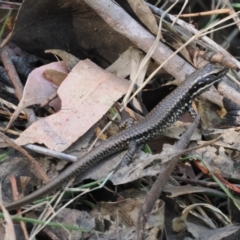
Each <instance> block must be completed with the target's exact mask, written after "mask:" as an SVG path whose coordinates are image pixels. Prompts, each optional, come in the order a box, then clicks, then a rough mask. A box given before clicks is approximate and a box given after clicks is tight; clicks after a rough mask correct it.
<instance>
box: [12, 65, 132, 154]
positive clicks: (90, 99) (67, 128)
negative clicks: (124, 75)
mask: <svg viewBox="0 0 240 240" xmlns="http://www.w3.org/2000/svg"><path fill="white" fill-rule="evenodd" d="M128 87H129V82H128V81H126V80H123V79H119V78H118V77H116V76H115V75H113V74H110V73H108V72H107V71H105V70H103V69H102V68H100V67H98V66H97V65H96V64H94V63H93V62H91V61H90V60H84V61H80V62H79V63H78V64H77V65H76V67H74V68H73V70H72V71H71V72H70V74H69V75H68V77H67V78H66V79H65V80H64V82H63V83H62V84H61V86H60V87H59V89H58V96H59V97H60V98H61V102H62V108H61V110H60V111H59V112H57V113H56V114H53V115H51V116H48V117H46V118H42V119H39V120H38V121H37V122H35V123H33V124H32V125H31V126H30V127H29V128H28V129H26V130H25V131H24V132H22V133H21V135H20V137H19V138H18V139H17V140H16V142H17V143H18V144H20V145H25V144H29V143H34V142H37V143H41V144H45V145H46V146H47V147H48V148H50V149H54V150H56V151H64V150H65V149H67V148H68V147H69V146H70V145H71V144H72V143H73V142H75V141H76V140H77V139H78V138H79V137H80V136H82V135H83V134H84V133H85V132H86V131H88V130H89V129H90V128H91V127H92V126H93V124H95V123H96V122H97V121H98V120H99V119H101V118H102V116H103V115H104V114H105V113H106V112H107V111H108V109H109V108H110V107H111V106H112V105H113V103H114V102H115V101H117V100H118V99H119V98H120V97H122V95H123V94H125V93H126V91H127V89H128Z"/></svg>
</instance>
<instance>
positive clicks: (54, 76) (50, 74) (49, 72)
mask: <svg viewBox="0 0 240 240" xmlns="http://www.w3.org/2000/svg"><path fill="white" fill-rule="evenodd" d="M43 77H44V78H45V79H46V80H48V81H49V82H52V83H54V84H55V85H57V86H60V85H61V83H62V82H63V81H64V79H65V78H66V77H67V73H63V72H59V71H56V70H53V69H46V70H45V71H44V72H43Z"/></svg>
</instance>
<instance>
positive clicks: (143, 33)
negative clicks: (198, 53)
mask: <svg viewBox="0 0 240 240" xmlns="http://www.w3.org/2000/svg"><path fill="white" fill-rule="evenodd" d="M84 1H85V2H86V4H88V5H89V6H90V7H91V8H93V9H94V10H95V11H96V12H97V13H98V14H99V15H100V17H102V18H103V20H104V21H105V22H106V23H107V24H108V25H109V26H111V27H112V28H113V29H114V30H115V31H117V32H119V33H120V34H122V35H124V36H125V37H127V38H128V39H129V40H130V41H132V42H133V44H135V45H136V46H138V47H139V48H140V49H142V50H143V51H145V52H148V50H149V49H150V48H151V46H152V45H153V43H154V41H155V37H154V36H153V35H152V34H151V33H150V32H148V31H147V30H146V29H145V28H143V27H142V26H141V25H140V24H139V23H138V22H136V21H135V20H134V19H133V18H132V17H131V16H130V15H129V14H128V13H126V12H125V11H124V10H123V9H122V8H121V7H119V6H117V5H116V4H115V3H113V2H112V1H111V0H102V1H96V0H84ZM196 32H197V30H196ZM204 38H205V37H203V39H204ZM172 54H173V51H172V50H171V49H170V48H169V47H167V46H166V45H164V44H163V43H161V42H159V43H158V47H157V48H156V49H155V52H154V53H153V55H152V58H153V59H154V60H155V61H156V62H157V63H159V64H161V63H163V62H164V61H165V60H166V59H167V58H169V56H171V55H172ZM228 55H229V54H228ZM164 69H165V70H166V71H167V72H169V73H171V74H172V75H173V76H174V77H175V78H176V79H177V80H179V81H180V82H182V81H184V80H185V78H186V75H189V74H190V73H192V72H194V71H195V69H194V68H193V67H192V66H191V65H190V64H188V63H187V62H186V61H184V60H183V59H182V58H181V57H179V56H177V55H175V56H174V57H173V58H171V59H170V60H169V61H168V62H167V63H166V64H165V65H164ZM220 84H221V83H220ZM202 96H203V97H205V98H207V99H208V100H210V101H212V102H213V103H215V104H217V105H218V106H220V107H223V104H222V97H221V96H220V95H219V94H216V92H214V91H208V92H204V93H202ZM213 96H214V97H213ZM237 102H238V103H239V105H240V95H239V96H238V98H237Z"/></svg>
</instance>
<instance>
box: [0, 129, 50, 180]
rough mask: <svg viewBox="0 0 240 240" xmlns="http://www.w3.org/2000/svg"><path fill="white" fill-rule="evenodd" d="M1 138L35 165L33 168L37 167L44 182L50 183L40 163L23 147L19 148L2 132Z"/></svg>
mask: <svg viewBox="0 0 240 240" xmlns="http://www.w3.org/2000/svg"><path fill="white" fill-rule="evenodd" d="M0 138H1V139H3V141H4V142H5V143H7V144H8V145H9V146H11V147H12V148H14V149H16V150H17V151H19V152H20V153H22V154H23V155H24V156H26V157H27V159H28V160H29V161H30V162H31V163H32V164H33V166H34V167H35V169H36V170H37V171H38V173H39V175H40V177H41V178H42V180H43V181H44V182H49V178H48V176H47V175H46V173H45V172H44V171H43V170H42V168H41V167H40V165H39V164H38V162H37V161H36V160H35V159H34V158H33V157H32V156H31V155H29V154H28V152H27V151H26V150H24V149H23V148H22V147H20V146H18V145H17V144H16V143H15V142H14V141H12V140H11V139H10V138H9V137H8V136H6V135H5V134H3V133H1V132H0Z"/></svg>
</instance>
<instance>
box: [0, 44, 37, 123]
mask: <svg viewBox="0 0 240 240" xmlns="http://www.w3.org/2000/svg"><path fill="white" fill-rule="evenodd" d="M1 59H2V62H3V65H4V67H5V69H6V70H7V73H8V76H9V78H10V79H11V82H12V84H13V86H14V89H15V95H16V97H17V98H18V100H19V101H20V100H21V99H22V96H23V86H22V83H21V81H20V79H19V77H18V74H17V71H16V69H15V67H14V65H13V63H12V60H11V58H10V56H9V52H8V47H4V49H3V50H2V52H1ZM24 112H25V113H26V115H27V119H28V122H29V123H33V122H35V121H36V119H37V118H36V116H35V113H34V111H33V110H32V109H29V108H26V109H24Z"/></svg>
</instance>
